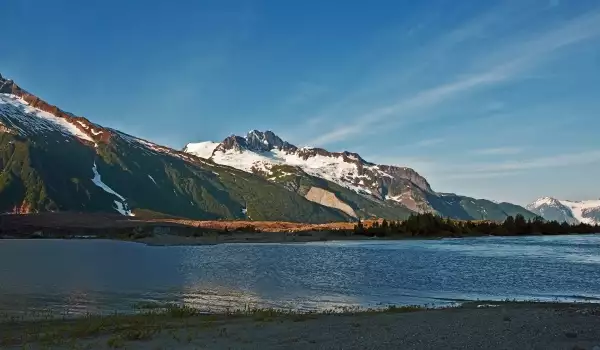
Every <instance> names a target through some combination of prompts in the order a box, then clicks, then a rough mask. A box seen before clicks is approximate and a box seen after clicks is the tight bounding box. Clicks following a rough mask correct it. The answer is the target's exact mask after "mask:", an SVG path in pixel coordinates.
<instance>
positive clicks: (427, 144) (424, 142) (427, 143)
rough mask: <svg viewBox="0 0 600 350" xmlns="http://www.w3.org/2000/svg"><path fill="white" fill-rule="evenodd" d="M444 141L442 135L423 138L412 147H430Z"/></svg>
mask: <svg viewBox="0 0 600 350" xmlns="http://www.w3.org/2000/svg"><path fill="white" fill-rule="evenodd" d="M444 141H446V139H444V138H442V137H438V138H433V139H425V140H421V141H419V142H416V143H415V144H414V145H413V146H414V147H431V146H435V145H439V144H440V143H443V142H444Z"/></svg>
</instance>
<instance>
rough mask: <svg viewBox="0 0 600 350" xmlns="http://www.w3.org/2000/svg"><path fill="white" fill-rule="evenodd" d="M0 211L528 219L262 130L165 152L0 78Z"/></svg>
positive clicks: (518, 210)
mask: <svg viewBox="0 0 600 350" xmlns="http://www.w3.org/2000/svg"><path fill="white" fill-rule="evenodd" d="M0 211H2V212H14V213H28V212H41V211H79V212H118V213H121V214H123V215H140V216H142V215H143V216H165V215H168V216H178V217H186V218H192V219H251V220H278V221H304V222H328V221H353V220H357V219H359V218H371V217H378V218H389V219H401V218H405V217H407V216H408V215H410V214H411V213H415V212H419V213H421V212H433V213H437V214H439V215H442V216H447V217H452V218H456V219H485V220H503V219H504V218H505V217H507V216H508V215H516V214H523V215H524V216H526V217H529V218H531V217H534V216H535V215H536V214H534V213H532V212H530V211H528V210H527V209H525V208H523V207H520V206H517V205H513V204H510V203H495V202H493V201H489V200H484V199H474V198H470V197H466V196H461V195H456V194H450V193H439V192H436V191H434V190H433V189H432V188H431V186H430V184H429V182H428V181H427V180H426V179H425V178H424V177H423V176H421V175H419V174H418V173H417V172H416V171H415V170H413V169H411V168H407V167H397V166H391V165H381V164H374V163H371V162H368V161H366V160H364V159H363V158H362V157H361V156H360V155H358V154H356V153H351V152H329V151H327V150H324V149H321V148H310V147H296V146H294V145H292V144H290V143H288V142H286V141H284V140H282V139H281V138H279V137H278V136H277V135H275V134H274V133H273V132H271V131H265V132H260V131H256V130H253V131H251V132H249V133H248V135H246V136H245V137H240V136H230V137H227V138H226V139H225V140H223V141H222V142H219V143H212V142H202V143H193V144H188V145H187V146H186V148H185V149H184V150H183V151H180V150H175V149H172V148H169V147H165V146H161V145H158V144H155V143H153V142H150V141H148V140H144V139H141V138H138V137H135V136H132V135H128V134H126V133H124V132H121V131H118V130H115V129H112V128H107V127H104V126H101V125H98V124H96V123H93V122H92V121H90V120H88V119H87V118H84V117H81V116H76V115H73V114H71V113H69V112H66V111H64V110H62V109H60V108H59V107H57V106H54V105H51V104H49V103H47V102H46V101H44V100H42V99H40V98H39V97H37V96H36V95H34V94H32V93H29V92H28V91H26V90H24V89H22V88H21V87H19V86H18V85H17V84H16V83H15V82H14V81H12V80H8V79H5V78H3V77H2V76H1V75H0Z"/></svg>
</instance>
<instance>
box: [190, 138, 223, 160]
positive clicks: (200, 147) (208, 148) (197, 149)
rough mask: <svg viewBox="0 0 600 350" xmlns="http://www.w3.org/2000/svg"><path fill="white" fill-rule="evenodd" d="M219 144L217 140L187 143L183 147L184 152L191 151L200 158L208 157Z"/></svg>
mask: <svg viewBox="0 0 600 350" xmlns="http://www.w3.org/2000/svg"><path fill="white" fill-rule="evenodd" d="M218 145H219V143H218V142H212V141H205V142H198V143H188V144H187V145H186V146H185V148H184V149H183V151H184V152H187V153H191V154H193V155H195V156H198V157H200V158H206V159H208V158H210V157H211V156H212V154H213V152H214V151H215V148H217V146H218Z"/></svg>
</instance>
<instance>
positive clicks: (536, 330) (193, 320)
mask: <svg viewBox="0 0 600 350" xmlns="http://www.w3.org/2000/svg"><path fill="white" fill-rule="evenodd" d="M486 304H488V303H468V304H465V305H464V306H462V307H458V308H451V309H443V310H422V311H414V312H394V311H389V310H388V311H382V312H365V313H355V314H341V315H306V316H293V315H283V316H281V315H279V316H273V317H264V315H263V316H260V317H257V315H255V316H242V317H226V316H193V317H188V318H178V319H173V318H169V319H164V320H160V321H156V320H155V321H153V322H162V324H161V325H160V330H158V331H154V332H152V333H151V335H149V334H150V333H148V334H147V333H139V331H137V329H139V327H150V326H151V325H153V323H152V322H149V323H144V324H143V325H142V326H140V325H139V324H138V325H137V326H136V327H137V328H136V331H135V332H132V331H127V332H126V333H123V331H122V329H121V331H120V332H121V336H119V337H116V336H115V334H116V333H115V332H110V331H107V332H99V333H97V334H93V335H90V334H88V333H86V332H85V331H80V332H79V333H77V332H73V333H72V334H71V335H70V337H69V338H65V339H61V340H57V339H56V337H55V338H54V339H53V342H50V343H48V342H47V341H46V342H45V343H43V342H40V341H39V340H36V341H33V342H29V343H28V345H27V347H26V348H31V349H48V348H51V349H55V348H56V349H74V348H76V349H77V348H79V349H80V348H90V349H110V348H125V349H568V350H574V349H590V350H597V349H600V305H594V304H575V305H574V304H542V303H539V304H538V303H493V302H492V303H489V304H491V305H486ZM48 322H51V323H48V324H46V325H44V326H42V327H32V324H30V323H28V322H23V323H11V324H7V323H5V324H0V336H1V338H0V339H4V343H3V346H1V347H2V348H15V349H17V348H22V346H23V343H22V342H18V341H17V342H14V340H15V339H24V338H27V339H32V337H31V333H32V329H37V330H38V331H39V332H48V330H49V329H52V328H55V329H61V330H64V329H68V327H75V325H76V324H77V322H78V321H77V320H75V321H48ZM116 323H122V324H124V325H131V324H133V322H132V321H131V320H129V321H128V319H127V316H123V318H122V319H121V320H120V321H118V322H115V324H116ZM38 325H39V324H38ZM154 325H155V324H154ZM57 327H58V328H57ZM85 327H91V326H90V325H86V326H85ZM25 333H30V334H29V335H27V336H26V335H25ZM78 334H79V335H78ZM10 339H13V342H12V343H11V340H10ZM0 344H2V343H0Z"/></svg>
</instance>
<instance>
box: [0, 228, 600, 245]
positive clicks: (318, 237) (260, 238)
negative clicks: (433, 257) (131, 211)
mask: <svg viewBox="0 0 600 350" xmlns="http://www.w3.org/2000/svg"><path fill="white" fill-rule="evenodd" d="M580 235H584V234H570V235H553V236H580ZM585 235H598V233H589V234H585ZM542 236H548V235H512V236H496V235H470V236H461V237H447V236H428V237H418V236H417V237H415V236H385V237H376V236H374V237H370V236H363V235H350V236H349V235H343V234H336V233H335V232H331V231H313V232H301V233H300V234H298V233H289V232H256V233H245V232H232V233H228V234H217V233H208V234H203V235H202V236H185V235H177V234H157V235H153V236H145V237H141V238H129V237H111V236H108V237H107V236H91V235H90V236H65V237H61V236H55V237H14V236H12V237H11V236H9V237H0V242H2V241H3V240H82V241H87V240H89V241H91V240H109V241H117V242H131V243H139V244H144V245H147V246H154V247H177V246H206V245H218V244H240V243H241V244H243V243H246V244H253V243H259V244H294V243H298V244H301V243H318V242H323V243H324V242H394V241H430V240H449V239H452V240H454V239H464V238H482V237H497V238H514V237H542Z"/></svg>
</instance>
